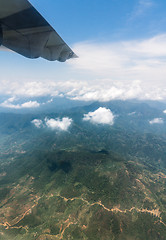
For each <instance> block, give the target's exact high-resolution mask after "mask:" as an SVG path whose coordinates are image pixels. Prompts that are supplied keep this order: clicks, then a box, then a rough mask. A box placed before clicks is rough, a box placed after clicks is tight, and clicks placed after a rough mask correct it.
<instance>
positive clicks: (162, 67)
mask: <svg viewBox="0 0 166 240" xmlns="http://www.w3.org/2000/svg"><path fill="white" fill-rule="evenodd" d="M142 2H144V1H142ZM145 5H150V1H146V2H145ZM73 49H74V51H75V52H76V53H77V54H78V55H79V58H78V59H74V60H73V61H67V62H66V64H67V65H68V66H67V70H69V69H70V71H69V72H67V78H68V81H62V80H61V81H56V77H54V78H55V80H54V78H53V77H52V76H51V80H50V79H45V80H44V81H37V80H36V81H32V80H31V81H30V80H26V81H20V82H19V81H12V82H10V81H5V80H1V81H0V85H1V88H0V94H3V95H4V94H6V95H9V96H17V97H25V96H26V97H35V96H50V99H51V98H52V97H54V96H65V97H68V98H70V99H74V100H84V101H88V100H99V101H109V100H113V99H123V100H126V99H133V98H137V99H141V100H144V99H149V100H164V99H166V85H165V76H166V34H162V35H157V36H154V37H152V38H149V39H143V40H140V39H139V40H135V41H133V40H132V41H119V42H110V43H96V42H95V43H94V42H84V43H78V44H76V45H75V47H74V48H73ZM65 67H66V65H65ZM62 75H63V73H62ZM48 76H50V75H48ZM10 107H14V106H12V104H10ZM15 107H16V108H17V107H19V106H18V105H16V106H15Z"/></svg>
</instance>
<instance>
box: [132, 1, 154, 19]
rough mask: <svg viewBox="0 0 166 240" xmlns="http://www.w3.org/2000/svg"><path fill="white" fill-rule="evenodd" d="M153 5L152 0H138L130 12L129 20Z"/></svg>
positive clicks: (140, 14)
mask: <svg viewBox="0 0 166 240" xmlns="http://www.w3.org/2000/svg"><path fill="white" fill-rule="evenodd" d="M153 6H155V4H154V2H153V1H152V0H139V1H138V4H137V5H136V7H135V9H134V10H133V12H132V13H131V16H130V18H129V21H132V20H134V19H135V18H137V17H141V16H142V15H143V14H145V13H146V12H147V10H149V9H150V8H152V7H153Z"/></svg>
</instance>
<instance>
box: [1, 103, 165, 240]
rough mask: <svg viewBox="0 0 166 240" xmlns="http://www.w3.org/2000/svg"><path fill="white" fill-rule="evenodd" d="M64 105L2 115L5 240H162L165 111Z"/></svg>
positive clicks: (156, 106) (157, 106)
mask: <svg viewBox="0 0 166 240" xmlns="http://www.w3.org/2000/svg"><path fill="white" fill-rule="evenodd" d="M60 100H61V101H59V106H58V104H57V105H56V106H58V107H57V108H55V105H54V104H55V103H54V101H52V102H50V103H48V105H47V107H48V109H47V111H45V107H44V108H43V109H42V108H41V109H40V111H38V110H37V109H36V110H37V111H35V112H34V110H31V111H30V109H29V113H28V112H25V110H24V109H23V110H22V109H21V108H20V109H19V111H20V113H18V112H19V111H18V112H17V113H15V112H13V109H10V111H9V110H8V112H6V113H4V112H1V113H0V165H1V168H0V169H1V170H0V184H1V188H0V191H1V195H0V198H1V208H0V222H1V223H0V237H1V239H5V240H6V239H9V240H10V239H16V240H19V239H24V240H25V239H28V240H30V239H38V240H40V239H49V240H51V239H77V240H78V239H90V240H91V239H92V240H93V239H94V240H96V239H108V240H113V239H116V240H124V239H125V240H130V239H140V240H141V239H148V240H152V239H153V240H155V239H156V240H157V239H161V240H162V239H163V240H164V239H165V237H166V208H165V207H166V206H165V204H166V198H165V196H166V195H165V179H166V171H165V167H166V160H165V159H166V150H165V146H166V114H165V110H166V105H165V104H164V103H159V102H140V101H111V102H105V103H104V102H94V103H87V102H86V103H85V102H84V103H83V102H73V101H70V100H67V99H60ZM19 104H21V103H19ZM49 106H50V107H49ZM14 111H16V109H14Z"/></svg>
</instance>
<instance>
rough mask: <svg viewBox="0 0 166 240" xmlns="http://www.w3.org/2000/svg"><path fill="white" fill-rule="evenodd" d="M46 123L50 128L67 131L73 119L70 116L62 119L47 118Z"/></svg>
mask: <svg viewBox="0 0 166 240" xmlns="http://www.w3.org/2000/svg"><path fill="white" fill-rule="evenodd" d="M45 124H46V126H47V127H48V128H51V129H53V130H54V129H58V130H62V131H67V130H68V128H69V127H70V125H71V124H72V119H71V118H68V117H64V118H62V120H60V119H59V118H58V119H53V118H51V119H47V118H46V119H45Z"/></svg>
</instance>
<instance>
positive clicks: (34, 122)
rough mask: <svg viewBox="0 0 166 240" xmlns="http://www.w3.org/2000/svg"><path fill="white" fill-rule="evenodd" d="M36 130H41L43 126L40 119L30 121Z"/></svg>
mask: <svg viewBox="0 0 166 240" xmlns="http://www.w3.org/2000/svg"><path fill="white" fill-rule="evenodd" d="M31 123H33V124H34V125H35V127H37V128H41V127H42V126H43V121H42V120H40V119H34V120H32V121H31Z"/></svg>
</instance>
